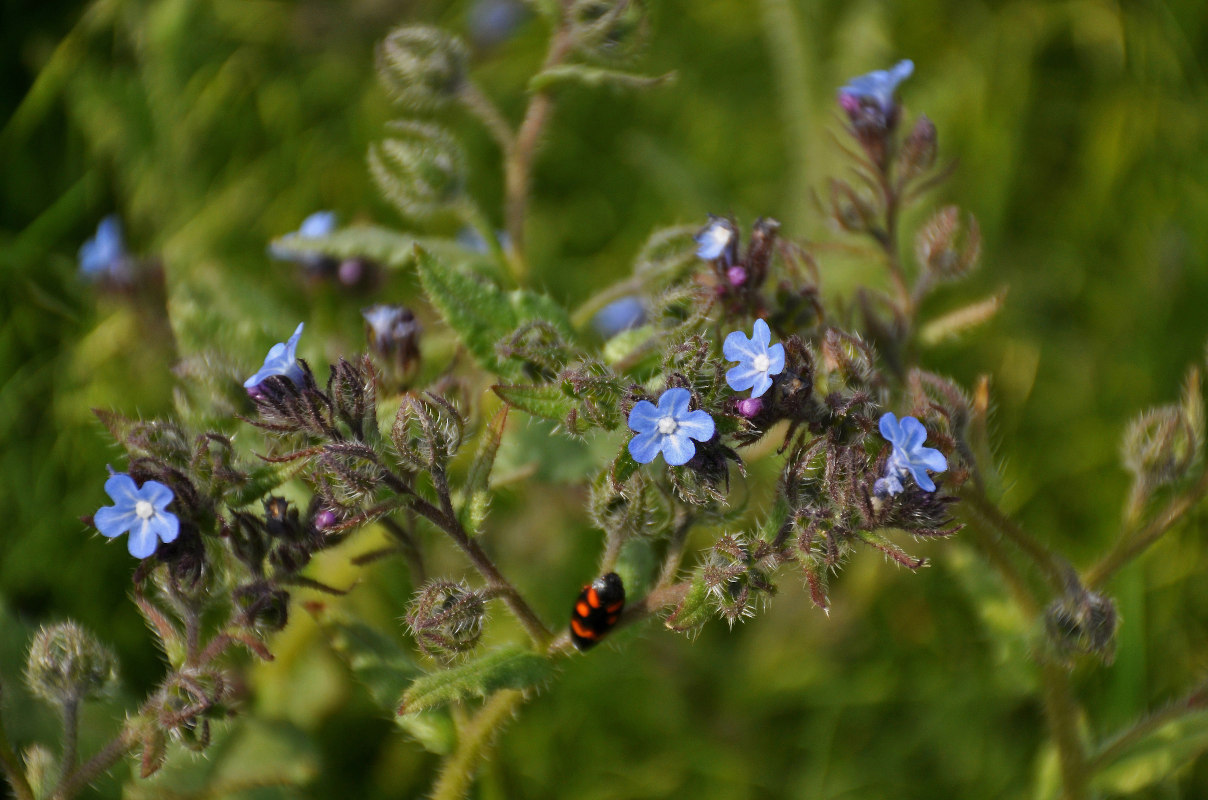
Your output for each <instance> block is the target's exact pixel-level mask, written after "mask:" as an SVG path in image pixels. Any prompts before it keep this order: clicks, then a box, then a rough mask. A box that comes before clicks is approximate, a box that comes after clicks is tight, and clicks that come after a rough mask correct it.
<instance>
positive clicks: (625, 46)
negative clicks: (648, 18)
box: [569, 0, 645, 59]
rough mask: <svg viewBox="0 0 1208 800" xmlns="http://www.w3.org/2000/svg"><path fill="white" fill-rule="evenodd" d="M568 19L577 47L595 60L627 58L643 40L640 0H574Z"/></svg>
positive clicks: (643, 25)
mask: <svg viewBox="0 0 1208 800" xmlns="http://www.w3.org/2000/svg"><path fill="white" fill-rule="evenodd" d="M569 18H570V26H571V38H572V40H573V41H574V43H575V48H576V49H578V50H579V51H580V52H582V53H586V54H588V55H590V56H593V57H595V58H604V59H607V58H618V57H621V56H624V55H626V54H628V53H631V52H632V51H633V50H634V49H636V48H637V47H638V46H639V45H640V44H641V41H642V38H643V37H642V33H643V31H644V27H645V13H644V9H643V3H642V2H641V0H575V1H574V3H573V4H572V5H571V8H570V13H569Z"/></svg>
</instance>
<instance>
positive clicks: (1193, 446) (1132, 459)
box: [1121, 406, 1201, 487]
mask: <svg viewBox="0 0 1208 800" xmlns="http://www.w3.org/2000/svg"><path fill="white" fill-rule="evenodd" d="M1200 438H1201V437H1200V435H1199V434H1198V432H1197V430H1196V427H1195V424H1194V422H1193V421H1192V420H1190V419H1188V416H1187V415H1186V414H1185V413H1184V411H1183V409H1181V408H1179V407H1178V406H1163V407H1161V408H1154V409H1150V410H1149V411H1146V412H1144V413H1143V414H1141V416H1139V417H1138V418H1137V419H1135V420H1133V421H1132V423H1131V424H1130V425H1129V426H1128V430H1127V431H1126V432H1125V434H1124V443H1123V447H1122V448H1121V449H1122V450H1123V457H1124V466H1125V468H1127V469H1128V471H1129V472H1131V473H1132V474H1133V475H1134V476H1135V478H1136V479H1137V481H1139V482H1141V483H1142V484H1144V485H1145V486H1148V487H1155V486H1162V485H1164V484H1168V483H1172V482H1174V481H1177V480H1179V479H1180V478H1181V477H1183V476H1184V475H1185V474H1186V473H1187V470H1188V469H1190V467H1191V465H1192V463H1194V461H1195V457H1196V455H1197V454H1198V452H1199V448H1200Z"/></svg>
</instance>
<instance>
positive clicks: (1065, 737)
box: [1040, 659, 1090, 800]
mask: <svg viewBox="0 0 1208 800" xmlns="http://www.w3.org/2000/svg"><path fill="white" fill-rule="evenodd" d="M1040 670H1041V679H1042V681H1043V682H1044V688H1045V698H1044V711H1045V716H1046V717H1047V718H1048V721H1049V728H1050V729H1051V730H1052V732H1053V740H1054V741H1055V742H1056V743H1057V757H1058V760H1059V761H1060V764H1061V784H1062V792H1061V796H1062V797H1063V798H1064V800H1087V798H1088V797H1089V782H1090V772H1089V770H1088V769H1087V761H1086V749H1085V748H1084V747H1083V744H1082V737H1081V736H1079V735H1078V717H1079V716H1080V712H1079V709H1078V706H1077V704H1076V703H1075V702H1074V697H1073V694H1072V692H1071V691H1070V680H1069V674H1068V673H1067V672H1066V671H1065V670H1064V669H1063V668H1062V667H1060V666H1058V665H1057V664H1054V663H1052V662H1051V661H1049V660H1047V659H1044V660H1043V661H1042V662H1041V665H1040Z"/></svg>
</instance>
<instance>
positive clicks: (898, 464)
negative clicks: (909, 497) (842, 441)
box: [873, 411, 948, 497]
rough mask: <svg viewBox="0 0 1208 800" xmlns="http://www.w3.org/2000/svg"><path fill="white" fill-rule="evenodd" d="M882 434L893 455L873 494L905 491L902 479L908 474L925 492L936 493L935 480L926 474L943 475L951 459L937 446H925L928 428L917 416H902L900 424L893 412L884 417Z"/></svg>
mask: <svg viewBox="0 0 1208 800" xmlns="http://www.w3.org/2000/svg"><path fill="white" fill-rule="evenodd" d="M880 428H881V435H882V436H884V437H885V439H886V441H888V442H889V443H890V444H891V445H893V452H892V453H891V454H890V456H889V461H888V463H886V465H885V477H884V478H881V479H879V480H878V481H877V482H876V483H875V484H873V493H874V494H876V495H878V496H881V497H883V496H885V495H893V494H897V493H898V492H900V491H902V489H903V487H902V478H905V477H906V476H907V475H909V476H911V477H912V478H914V482H915V483H917V484H918V485H919V488H920V489H922V490H923V491H925V492H934V491H935V481H933V480H931V476H930V475H928V474H927V470H931V471H932V472H944V471H945V470H947V469H948V459H947V458H945V457H944V454H943V453H941V452H940V451H939V450H936V449H935V448H934V447H923V442H925V441H927V429H926V428H924V427H923V423H921V422H919V421H918V420H917V419H915V418H914V417H902V421H901V423H899V422H898V418H897V417H895V416H894V415H893V412H892V411H886V412H885V413H884V414H883V415H881V421H880Z"/></svg>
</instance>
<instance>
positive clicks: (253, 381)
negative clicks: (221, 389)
mask: <svg viewBox="0 0 1208 800" xmlns="http://www.w3.org/2000/svg"><path fill="white" fill-rule="evenodd" d="M303 325H305V323H302V322H299V323H298V327H297V329H296V330H294V335H293V336H291V337H289V340H288V341H285V342H277V343H276V344H275V345H273V346H272V348H270V349H269V351H268V355H266V356H265V357H264V366H263V367H261V368H260V369H259V370H258V371H257V372H256V374H255V375H253V376H252V377H250V378H248V379H247V380H246V381H244V382H243V388H245V389H247V390H248V394H255V393H256V391H257V387H258V386H260V384H261V382H262V381H263V380H264V379H265V378H267V377H269V376H270V375H283V376H284V377H286V378H289V380H290V382H291V383H292V384H293V385H294V386H297V387H299V388H301V386H302V381H303V378H304V376H305V373H304V372H303V371H302V365H301V364H299V363H298V339H299V337H301V336H302V327H303Z"/></svg>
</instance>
